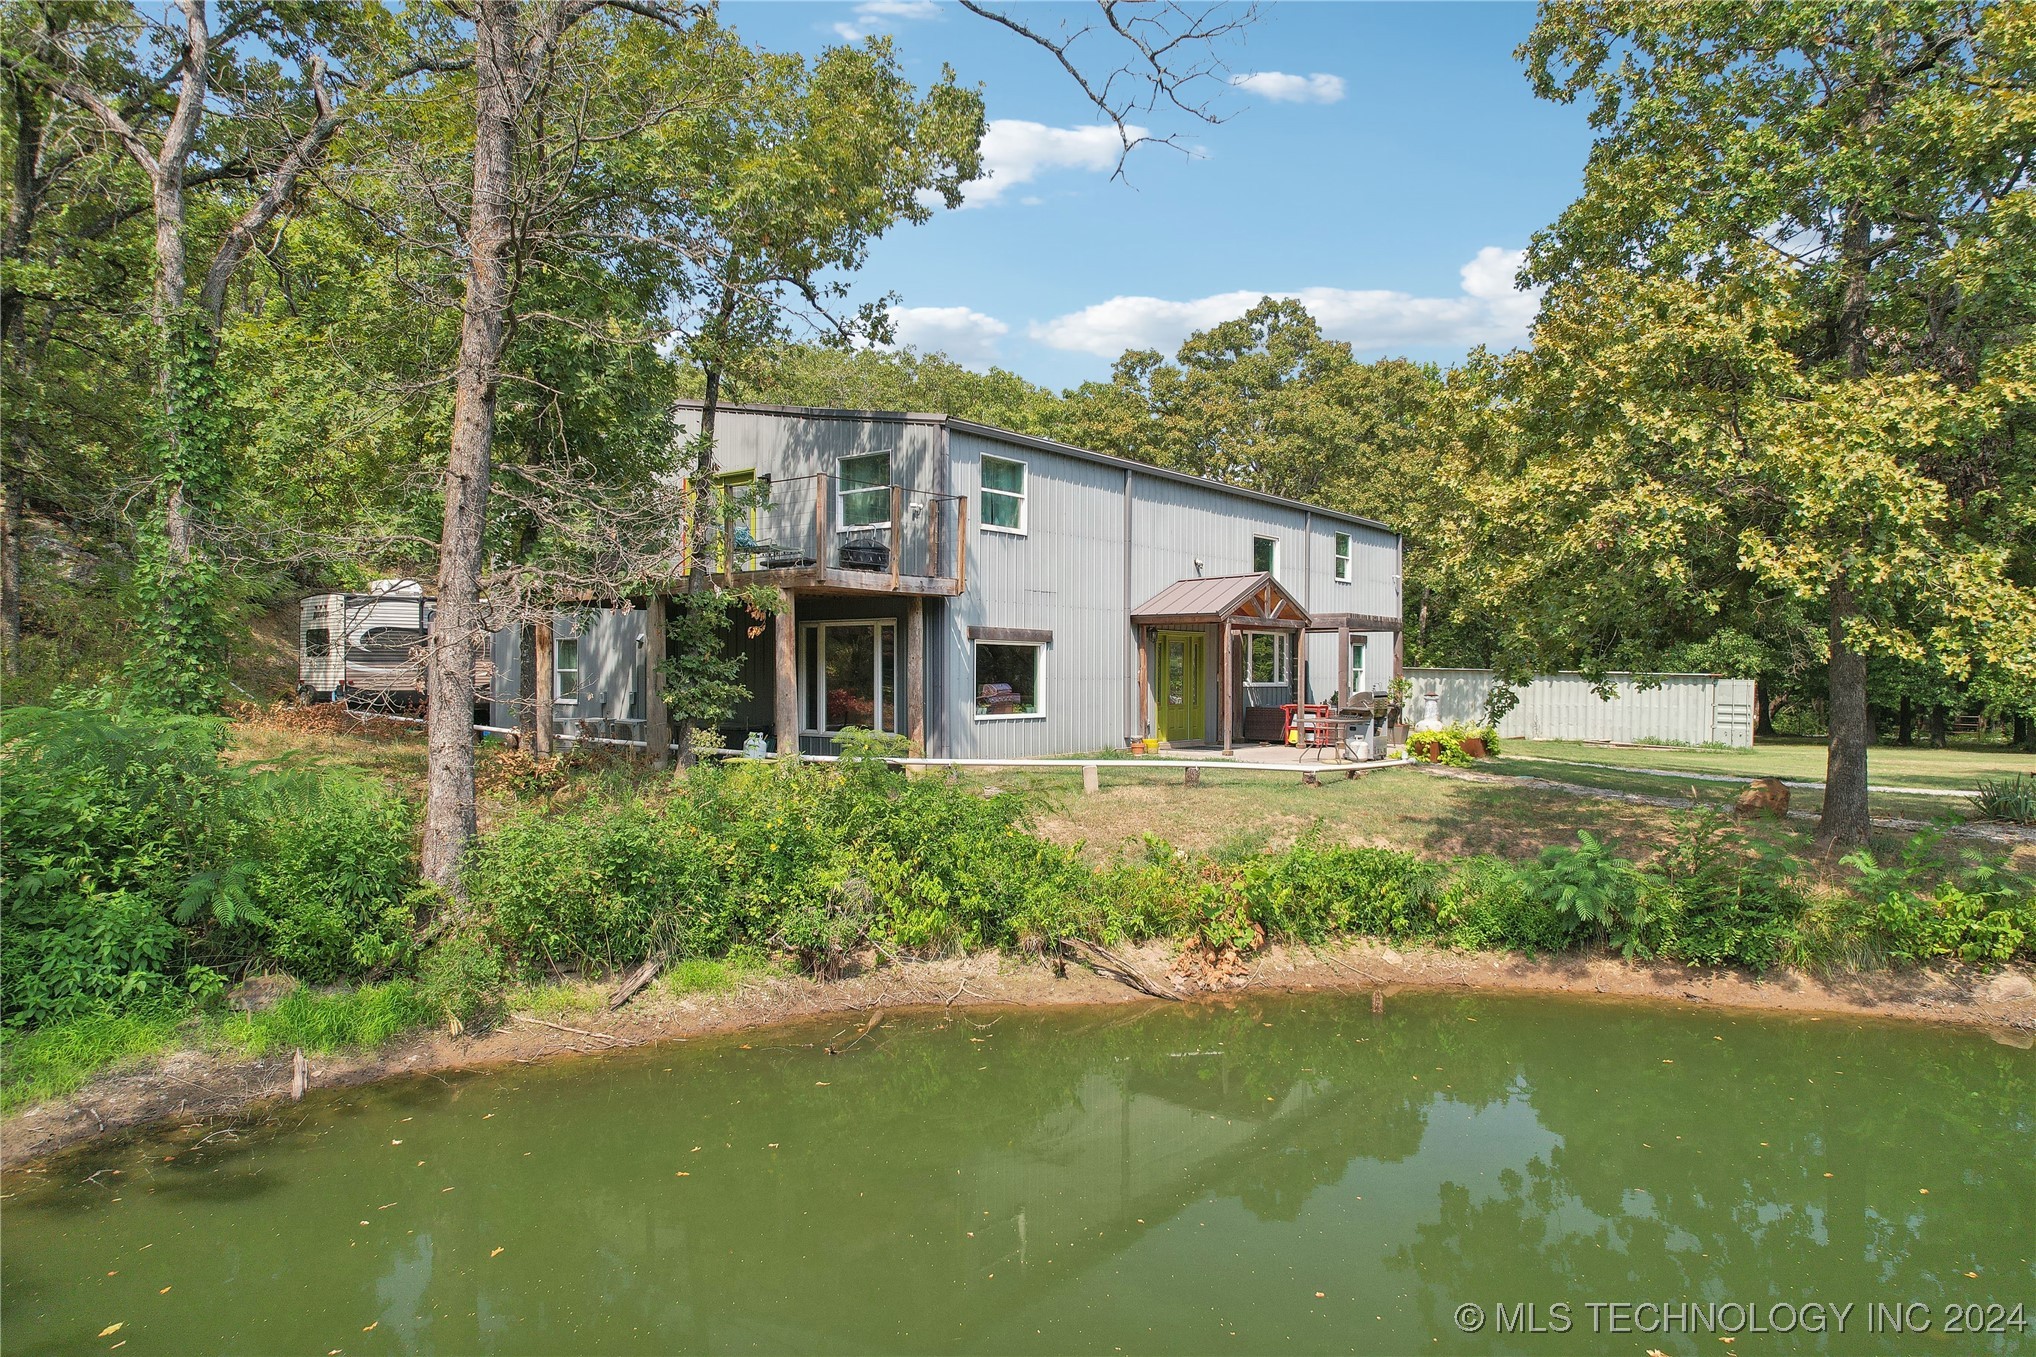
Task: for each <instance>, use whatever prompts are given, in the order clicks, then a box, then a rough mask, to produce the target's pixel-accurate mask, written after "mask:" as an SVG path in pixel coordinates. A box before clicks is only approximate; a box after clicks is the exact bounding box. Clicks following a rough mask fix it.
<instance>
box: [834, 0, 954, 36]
mask: <svg viewBox="0 0 2036 1357" xmlns="http://www.w3.org/2000/svg"><path fill="white" fill-rule="evenodd" d="M939 14H940V6H939V5H937V4H935V3H934V0H862V3H861V4H859V5H857V6H856V7H855V18H853V19H850V20H845V21H843V22H841V23H838V24H836V25H835V26H834V32H835V35H836V36H837V37H839V38H840V39H841V40H842V41H844V42H861V41H862V40H863V39H864V38H867V37H868V36H870V35H871V34H872V33H884V32H888V31H889V30H890V29H891V28H892V27H893V26H894V25H895V24H897V23H898V22H899V21H900V20H905V19H932V18H935V17H937V16H938V15H939Z"/></svg>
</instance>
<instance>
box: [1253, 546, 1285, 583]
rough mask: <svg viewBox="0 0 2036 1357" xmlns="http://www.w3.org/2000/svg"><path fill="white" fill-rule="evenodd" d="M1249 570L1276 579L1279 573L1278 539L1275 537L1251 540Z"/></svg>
mask: <svg viewBox="0 0 2036 1357" xmlns="http://www.w3.org/2000/svg"><path fill="white" fill-rule="evenodd" d="M1251 568H1252V569H1253V570H1254V571H1257V572H1259V573H1261V574H1267V575H1272V576H1275V577H1277V576H1278V575H1279V573H1280V539H1279V538H1277V537H1254V538H1252V539H1251Z"/></svg>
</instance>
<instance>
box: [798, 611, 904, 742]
mask: <svg viewBox="0 0 2036 1357" xmlns="http://www.w3.org/2000/svg"><path fill="white" fill-rule="evenodd" d="M799 638H800V644H801V646H802V651H801V654H800V656H799V673H800V675H801V680H800V685H799V687H800V693H799V727H800V730H801V731H802V733H804V734H807V735H832V734H833V733H834V732H835V731H837V730H841V729H843V728H844V727H847V726H860V727H861V728H862V729H864V730H888V731H890V732H892V733H893V734H896V733H897V731H898V728H899V720H898V702H897V692H898V674H897V670H898V624H897V623H896V622H894V621H892V620H890V619H889V618H874V619H869V620H864V621H853V622H809V623H807V624H805V625H804V626H802V627H800V628H799Z"/></svg>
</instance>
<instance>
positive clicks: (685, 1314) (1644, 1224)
mask: <svg viewBox="0 0 2036 1357" xmlns="http://www.w3.org/2000/svg"><path fill="white" fill-rule="evenodd" d="M843 1026H844V1024H843V1023H842V1022H841V1021H838V1020H837V1021H833V1022H828V1023H825V1024H820V1025H808V1026H800V1027H794V1028H779V1029H772V1030H770V1031H767V1032H761V1033H750V1034H747V1035H744V1036H736V1037H729V1038H716V1039H712V1040H702V1041H694V1042H689V1043H683V1044H674V1045H668V1046H663V1047H659V1048H657V1049H654V1050H648V1051H644V1050H639V1051H631V1052H623V1053H617V1054H613V1055H609V1056H603V1057H588V1058H582V1059H571V1060H561V1061H556V1062H551V1063H547V1064H541V1065H528V1066H511V1067H509V1068H507V1069H505V1070H496V1071H489V1072H483V1073H475V1074H471V1075H467V1076H464V1077H448V1078H445V1079H439V1078H424V1079H417V1080H405V1081H402V1082H398V1083H392V1084H384V1085H381V1086H377V1087H374V1088H371V1089H366V1090H347V1091H328V1092H322V1093H321V1092H314V1093H313V1094H312V1095H311V1096H310V1097H309V1098H307V1099H306V1100H305V1101H304V1102H303V1103H302V1104H300V1105H296V1106H292V1107H288V1108H287V1109H286V1110H284V1111H281V1112H279V1113H273V1114H271V1115H268V1116H266V1117H263V1118H259V1119H255V1120H252V1121H249V1122H247V1123H244V1124H241V1125H239V1126H236V1127H233V1128H223V1127H221V1126H218V1125H214V1126H211V1127H206V1128H198V1129H190V1130H185V1131H179V1132H176V1133H162V1134H154V1135H147V1136H141V1137H137V1138H129V1139H126V1140H122V1141H118V1142H114V1143H110V1144H104V1145H99V1146H95V1147H91V1148H90V1149H88V1150H86V1151H83V1152H80V1153H75V1154H72V1155H70V1156H67V1157H65V1158H62V1159H59V1160H56V1161H52V1162H49V1163H46V1164H43V1165H41V1166H39V1167H37V1168H34V1169H31V1170H27V1171H22V1172H17V1173H14V1174H11V1175H9V1176H8V1178H7V1180H6V1192H7V1194H8V1195H7V1197H6V1200H5V1202H4V1206H0V1210H4V1215H0V1246H4V1259H0V1269H4V1270H0V1321H4V1331H0V1344H4V1348H5V1351H6V1352H7V1353H9V1354H29V1353H45V1352H97V1351H105V1350H109V1349H111V1348H113V1346H114V1345H115V1344H118V1343H123V1342H124V1343H125V1344H126V1346H125V1348H124V1349H121V1350H122V1351H123V1352H124V1353H125V1354H127V1355H128V1357H134V1355H135V1354H142V1353H177V1354H192V1353H286V1352H294V1353H313V1354H325V1353H331V1352H334V1351H338V1352H341V1353H346V1354H368V1353H463V1352H483V1353H562V1352H644V1353H664V1352H878V1351H883V1352H894V1351H895V1352H946V1351H960V1352H1098V1353H1113V1352H1117V1351H1120V1350H1121V1351H1123V1352H1127V1353H1138V1352H1182V1353H1187V1352H1193V1353H1205V1352H1213V1353H1229V1352H1237V1353H1261V1352H1274V1353H1285V1352H1296V1353H1300V1352H1332V1351H1333V1352H1382V1353H1417V1352H1418V1353H1427V1352H1438V1353H1456V1352H1548V1353H1562V1352H1614V1353H1632V1354H1635V1357H1638V1355H1639V1354H1641V1353H1644V1352H1645V1351H1647V1350H1648V1349H1650V1348H1651V1349H1658V1350H1660V1351H1663V1352H1670V1353H1703V1352H1707V1353H1727V1352H1729V1353H1733V1354H1746V1353H1764V1352H1774V1351H1833V1352H1933V1353H1934V1352H1946V1353H1953V1352H2036V1055H2032V1053H2031V1052H2029V1051H2025V1050H2020V1049H2015V1048H2012V1047H2009V1046H2006V1045H2002V1044H1999V1043H1996V1042H1994V1041H1992V1040H1990V1039H1989V1038H1988V1036H1987V1035H1986V1034H1984V1033H1976V1032H1969V1031H1960V1030H1950V1029H1933V1028H1928V1027H1922V1026H1901V1025H1895V1024H1890V1023H1869V1022H1857V1021H1843V1020H1836V1019H1830V1018H1827V1019H1824V1020H1822V1021H1812V1020H1808V1019H1798V1018H1787V1019H1783V1018H1764V1017H1755V1016H1749V1015H1747V1014H1743V1013H1726V1012H1722V1011H1706V1010H1704V1009H1702V1008H1675V1009H1669V1008H1645V1007H1636V1006H1631V1005H1615V1004H1609V1003H1585V1002H1576V1001H1555V1000H1549V999H1542V998H1533V999H1528V998H1518V997H1475V996H1458V995H1434V994H1427V995H1419V994H1410V995H1401V996H1397V997H1395V998H1393V999H1391V1000H1390V1001H1389V1002H1388V1004H1387V1006H1386V1011H1385V1012H1384V1013H1383V1014H1381V1015H1374V1014H1373V1013H1372V1012H1371V1011H1370V1005H1369V1003H1368V1002H1367V1000H1366V999H1364V998H1363V997H1361V996H1360V997H1358V998H1356V999H1350V998H1340V997H1339V998H1329V997H1326V996H1324V997H1312V996H1308V997H1290V998H1277V999H1257V1000H1251V1001H1241V1002H1238V1003H1236V1004H1234V1005H1215V1004H1211V1005H1165V1006H1153V1007H1141V1008H1137V1009H1122V1008H1118V1009H1107V1010H1064V1011H1058V1012H1055V1011H1043V1012H1042V1011H1034V1012H1021V1013H1004V1014H1002V1015H996V1014H988V1013H982V1012H972V1013H963V1012H952V1013H941V1012H933V1013H927V1012H914V1013H904V1014H897V1015H894V1016H893V1017H891V1018H890V1019H889V1020H888V1021H886V1022H885V1023H884V1024H883V1025H882V1026H881V1027H880V1028H878V1029H877V1030H876V1032H875V1033H874V1034H873V1035H871V1036H870V1037H869V1038H868V1039H867V1040H865V1041H864V1042H862V1043H861V1044H860V1045H859V1046H858V1047H856V1048H855V1049H854V1050H852V1051H850V1052H849V1053H847V1054H844V1055H839V1056H829V1055H828V1054H826V1053H825V1052H824V1050H822V1049H821V1047H822V1045H824V1044H825V1043H826V1042H827V1041H829V1040H830V1039H836V1038H837V1034H839V1033H841V1031H842V1029H843ZM1618 1304H1625V1305H1629V1306H1633V1307H1635V1309H1633V1310H1632V1311H1628V1312H1625V1313H1624V1327H1623V1328H1622V1327H1621V1312H1620V1311H1618V1310H1615V1309H1612V1308H1610V1307H1612V1306H1614V1305H1618ZM1470 1305H1474V1306H1478V1307H1481V1311H1480V1314H1481V1316H1482V1326H1481V1327H1479V1328H1477V1330H1476V1331H1475V1332H1466V1331H1465V1328H1464V1326H1463V1324H1460V1323H1459V1319H1458V1311H1459V1307H1462V1306H1470ZM1594 1305H1595V1306H1597V1307H1599V1308H1596V1309H1593V1308H1591V1307H1593V1306H1594ZM1650 1305H1652V1306H1657V1307H1669V1308H1667V1309H1654V1310H1650V1309H1649V1308H1647V1307H1649V1306H1650ZM1847 1305H1849V1306H1851V1307H1853V1308H1852V1309H1851V1310H1850V1312H1849V1313H1847V1314H1845V1315H1844V1316H1843V1317H1842V1318H1841V1317H1840V1307H1844V1306H1847ZM1875 1305H1880V1306H1883V1307H1886V1308H1884V1309H1883V1310H1881V1311H1879V1312H1876V1311H1874V1310H1873V1308H1872V1307H1874V1306H1875ZM1528 1306H1531V1307H1533V1308H1532V1310H1531V1311H1530V1310H1528V1309H1525V1308H1520V1307H1528ZM1677 1306H1682V1307H1686V1308H1685V1309H1682V1310H1678V1309H1676V1308H1674V1307H1677ZM1707 1306H1708V1307H1710V1308H1709V1310H1708V1311H1706V1310H1705V1308H1704V1307H1707ZM1742 1306H1743V1307H1750V1310H1739V1309H1735V1308H1734V1307H1742ZM1919 1306H1920V1307H1922V1308H1921V1309H1918V1308H1916V1307H1919ZM2016 1306H2021V1307H2023V1310H2022V1311H2021V1317H2022V1319H2023V1320H2024V1321H2026V1322H2024V1323H2021V1324H2019V1325H2018V1324H2017V1322H2016V1310H2015V1307H2016ZM1561 1307H1567V1308H1566V1309H1564V1308H1561ZM1819 1307H1828V1308H1819ZM1707 1314H1708V1316H1709V1322H1708V1325H1707V1323H1706V1315H1707ZM1921 1320H1927V1321H1928V1323H1929V1328H1928V1330H1927V1332H1924V1333H1920V1334H1919V1333H1917V1332H1915V1331H1914V1329H1915V1326H1916V1325H1917V1323H1918V1321H1921ZM1897 1321H1899V1322H1901V1323H1902V1325H1903V1331H1901V1332H1894V1331H1893V1325H1894V1323H1895V1322H1897ZM1820 1323H1821V1325H1822V1329H1821V1331H1806V1326H1813V1325H1817V1324H1820ZM115 1324H118V1325H120V1326H121V1327H120V1328H119V1329H118V1330H117V1331H115V1332H114V1333H112V1334H110V1335H106V1336H103V1337H102V1336H100V1334H101V1331H102V1330H104V1329H107V1328H108V1327H110V1326H112V1325H115ZM1530 1325H1532V1326H1538V1327H1539V1328H1540V1329H1542V1330H1545V1332H1538V1333H1537V1332H1533V1331H1531V1330H1530V1329H1529V1326H1530ZM1841 1325H1842V1327H1843V1331H1842V1332H1841V1331H1840V1326H1841ZM1947 1326H1948V1327H1951V1328H1952V1329H1954V1330H1966V1329H1970V1328H1974V1327H1978V1328H1981V1329H1983V1330H1984V1329H1987V1328H1991V1329H1993V1330H1994V1331H1993V1332H1979V1333H1971V1332H1950V1333H1947V1332H1945V1330H1946V1328H1947ZM1783 1328H1792V1331H1790V1332H1777V1331H1776V1330H1780V1329H1783ZM1721 1337H1733V1338H1735V1339H1736V1341H1735V1343H1734V1344H1732V1345H1729V1346H1721V1343H1720V1339H1721Z"/></svg>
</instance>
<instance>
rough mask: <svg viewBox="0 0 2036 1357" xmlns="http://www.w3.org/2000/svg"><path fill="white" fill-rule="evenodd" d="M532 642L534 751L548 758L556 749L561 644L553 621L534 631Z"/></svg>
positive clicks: (531, 679) (537, 626)
mask: <svg viewBox="0 0 2036 1357" xmlns="http://www.w3.org/2000/svg"><path fill="white" fill-rule="evenodd" d="M531 631H532V633H533V636H532V640H531V643H530V652H531V661H530V752H531V753H533V754H535V755H536V756H537V757H538V758H541V759H548V758H550V757H551V756H552V753H553V751H554V749H555V748H556V741H555V737H554V736H553V735H552V730H553V726H552V722H553V721H554V720H555V719H556V718H557V713H558V670H557V668H556V652H557V644H558V643H557V642H556V641H555V640H554V639H553V637H552V626H551V619H550V618H549V617H547V618H545V619H544V620H543V621H542V622H539V623H538V624H537V625H536V626H534V627H532V628H531Z"/></svg>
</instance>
